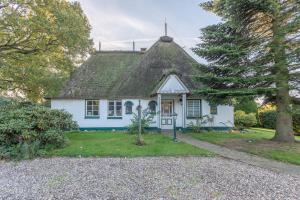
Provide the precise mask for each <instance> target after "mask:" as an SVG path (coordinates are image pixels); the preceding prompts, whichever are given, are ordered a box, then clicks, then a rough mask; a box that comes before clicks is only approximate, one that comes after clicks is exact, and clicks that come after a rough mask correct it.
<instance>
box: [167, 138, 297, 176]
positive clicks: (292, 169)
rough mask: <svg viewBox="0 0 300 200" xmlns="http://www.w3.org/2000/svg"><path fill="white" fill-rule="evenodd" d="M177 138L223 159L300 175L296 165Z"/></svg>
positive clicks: (198, 141)
mask: <svg viewBox="0 0 300 200" xmlns="http://www.w3.org/2000/svg"><path fill="white" fill-rule="evenodd" d="M165 134H166V135H169V136H170V135H171V133H165ZM177 137H178V139H179V140H180V141H183V142H185V143H188V144H191V145H193V146H196V147H199V148H203V149H207V150H209V151H211V152H214V153H216V154H219V155H220V156H222V157H225V158H230V159H233V160H236V161H240V162H243V163H246V164H249V165H253V166H258V167H262V168H266V169H270V170H272V171H276V172H283V173H287V174H290V175H300V166H297V165H292V164H287V163H283V162H278V161H275V160H269V159H266V158H262V157H258V156H255V155H252V154H248V153H245V152H240V151H237V150H233V149H229V148H226V147H222V146H219V145H215V144H211V143H209V142H204V141H200V140H198V139H194V138H192V137H191V136H189V135H186V134H181V133H178V135H177Z"/></svg>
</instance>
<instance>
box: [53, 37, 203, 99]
mask: <svg viewBox="0 0 300 200" xmlns="http://www.w3.org/2000/svg"><path fill="white" fill-rule="evenodd" d="M195 63H196V61H195V60H194V59H193V58H191V57H190V56H189V55H188V54H187V53H186V52H185V51H184V50H183V49H182V48H181V47H180V46H179V45H177V44H176V43H175V42H174V41H173V40H172V38H170V37H168V36H164V37H161V38H160V40H159V41H157V42H156V43H155V44H154V45H153V46H152V47H151V48H150V49H149V50H148V51H146V52H145V53H143V52H130V51H126V52H125V51H109V52H107V51H104V52H103V51H100V52H97V53H95V54H94V55H92V56H91V57H90V58H89V59H88V60H87V61H86V62H85V63H84V64H83V65H82V66H81V67H80V68H79V69H78V70H77V71H76V72H75V73H74V74H73V75H72V76H71V78H70V80H69V81H68V82H67V83H66V85H65V87H64V88H63V90H62V91H61V92H60V94H59V96H58V97H53V98H54V99H55V98H60V99H93V98H147V97H150V96H151V95H153V94H155V92H156V90H155V89H156V88H158V87H159V86H160V84H161V83H162V82H163V80H164V79H165V78H166V77H167V76H168V75H169V74H174V73H175V74H177V76H178V77H179V78H180V79H181V80H182V82H183V83H184V84H185V85H186V86H187V87H188V89H189V90H190V91H192V90H193V89H195V88H196V87H199V84H198V83H195V82H194V81H193V80H192V77H191V76H192V75H193V74H195V68H194V66H193V65H194V64H195Z"/></svg>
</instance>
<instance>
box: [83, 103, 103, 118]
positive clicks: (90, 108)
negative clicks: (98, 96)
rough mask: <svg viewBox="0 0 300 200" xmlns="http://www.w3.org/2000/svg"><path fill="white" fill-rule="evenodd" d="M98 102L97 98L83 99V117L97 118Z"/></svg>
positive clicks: (98, 115) (98, 111) (98, 112)
mask: <svg viewBox="0 0 300 200" xmlns="http://www.w3.org/2000/svg"><path fill="white" fill-rule="evenodd" d="M99 108H100V103H99V100H94V99H87V100H85V118H99V117H100V109H99Z"/></svg>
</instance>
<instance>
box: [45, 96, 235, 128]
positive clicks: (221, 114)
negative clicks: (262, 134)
mask: <svg viewBox="0 0 300 200" xmlns="http://www.w3.org/2000/svg"><path fill="white" fill-rule="evenodd" d="M163 99H174V112H175V113H177V114H178V116H177V119H176V126H177V127H182V121H183V120H182V101H181V102H180V99H181V96H180V95H177V96H167V95H162V100H163ZM152 100H155V101H157V98H153V99H142V100H141V105H142V109H146V108H147V107H148V103H149V102H150V101H152ZM126 101H131V102H132V103H133V108H132V111H133V112H135V113H137V110H136V107H137V106H138V101H139V100H138V99H123V100H122V119H107V116H108V100H102V99H100V101H99V103H100V105H99V109H100V112H99V114H100V117H99V118H98V119H85V100H83V99H82V100H75V99H73V100H72V99H70V100H66V99H52V100H51V108H52V109H61V110H65V111H67V112H69V113H71V114H72V115H73V120H75V121H77V123H78V125H79V127H81V128H122V127H127V126H128V125H130V124H131V118H132V114H125V106H124V104H125V102H126ZM158 107H159V106H157V107H156V109H157V111H158ZM233 112H234V111H233V107H232V106H228V105H219V106H218V114H217V115H214V123H213V126H214V127H226V126H227V127H232V124H233V121H234V119H233ZM202 115H210V107H209V103H208V102H207V101H205V100H202ZM192 121H193V122H195V121H196V120H194V119H186V126H188V124H189V123H190V122H192ZM223 123H226V125H224V124H223ZM204 126H209V124H207V125H204ZM150 127H158V117H157V115H156V116H155V117H154V119H153V122H152V123H151V125H150Z"/></svg>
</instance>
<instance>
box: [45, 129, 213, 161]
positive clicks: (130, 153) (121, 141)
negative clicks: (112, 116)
mask: <svg viewBox="0 0 300 200" xmlns="http://www.w3.org/2000/svg"><path fill="white" fill-rule="evenodd" d="M67 137H68V138H69V140H70V143H69V145H67V146H66V147H65V148H62V149H56V150H52V151H49V152H48V153H47V154H48V155H49V156H82V157H88V156H105V157H135V156H185V155H196V156H213V155H214V154H213V153H211V152H209V151H206V150H203V149H199V148H196V147H193V146H191V145H189V144H185V143H182V142H178V143H174V142H173V141H172V140H171V139H170V138H168V137H166V136H164V135H161V134H145V135H143V138H144V140H145V142H146V145H145V146H137V145H135V144H134V142H135V139H136V135H129V134H126V133H112V132H70V133H67Z"/></svg>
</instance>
